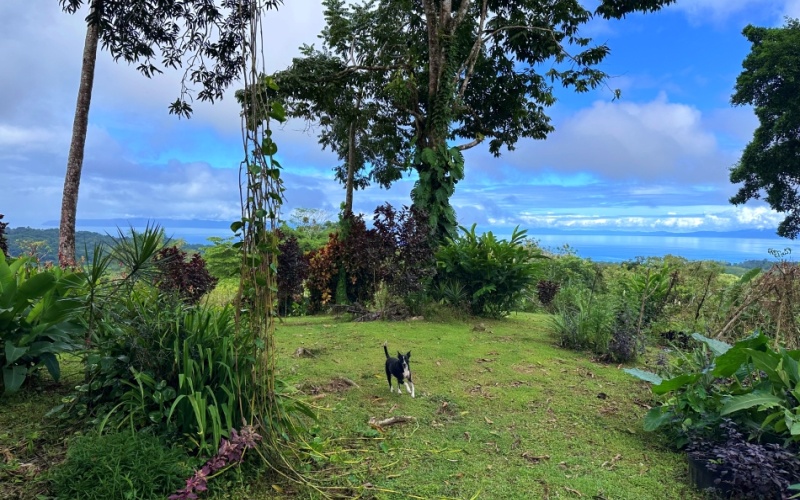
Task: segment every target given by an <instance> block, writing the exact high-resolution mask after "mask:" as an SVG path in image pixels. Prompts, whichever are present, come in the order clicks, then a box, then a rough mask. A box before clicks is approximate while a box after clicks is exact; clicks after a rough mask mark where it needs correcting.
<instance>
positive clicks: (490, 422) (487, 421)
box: [483, 417, 494, 425]
mask: <svg viewBox="0 0 800 500" xmlns="http://www.w3.org/2000/svg"><path fill="white" fill-rule="evenodd" d="M483 419H484V420H486V423H487V424H489V425H492V424H493V423H494V422H492V421H491V420H489V417H483Z"/></svg>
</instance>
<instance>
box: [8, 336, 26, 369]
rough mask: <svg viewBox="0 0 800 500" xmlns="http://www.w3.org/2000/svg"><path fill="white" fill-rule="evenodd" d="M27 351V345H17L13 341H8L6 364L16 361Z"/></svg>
mask: <svg viewBox="0 0 800 500" xmlns="http://www.w3.org/2000/svg"><path fill="white" fill-rule="evenodd" d="M26 352H28V348H27V347H17V346H15V345H14V344H13V343H11V342H9V341H6V348H5V354H6V364H7V365H10V364H12V363H14V362H15V361H17V360H18V359H19V358H21V357H22V356H24V355H25V353H26Z"/></svg>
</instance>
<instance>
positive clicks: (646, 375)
mask: <svg viewBox="0 0 800 500" xmlns="http://www.w3.org/2000/svg"><path fill="white" fill-rule="evenodd" d="M622 371H624V372H625V373H627V374H628V375H633V376H634V377H636V378H638V379H639V380H644V381H645V382H650V383H651V384H653V385H658V384H660V383H661V382H663V381H664V379H663V378H661V377H659V376H658V375H656V374H655V373H653V372H648V371H645V370H640V369H639V368H625V369H624V370H622Z"/></svg>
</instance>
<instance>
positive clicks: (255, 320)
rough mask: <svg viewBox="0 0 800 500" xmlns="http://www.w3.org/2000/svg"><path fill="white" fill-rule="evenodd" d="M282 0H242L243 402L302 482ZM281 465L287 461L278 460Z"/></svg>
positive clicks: (269, 454)
mask: <svg viewBox="0 0 800 500" xmlns="http://www.w3.org/2000/svg"><path fill="white" fill-rule="evenodd" d="M277 3H278V2H277V0H267V1H258V0H239V2H238V4H237V5H238V8H241V9H248V12H247V13H246V14H245V13H244V12H243V16H242V17H243V18H246V19H249V23H247V25H243V39H242V43H243V45H244V49H245V50H244V51H243V53H244V54H245V57H244V60H243V65H242V69H243V74H242V80H243V82H244V89H243V90H240V91H238V92H236V99H237V101H238V102H239V104H240V105H241V107H242V115H241V116H242V127H241V129H242V147H243V150H244V159H243V160H242V162H241V164H240V167H239V190H240V202H241V208H242V217H241V219H240V220H239V221H236V222H234V223H233V224H232V225H231V229H233V230H234V231H235V232H236V233H237V234H239V235H240V237H241V240H240V241H239V242H238V243H237V244H236V246H238V247H239V248H240V251H241V255H242V262H241V278H240V285H239V293H238V297H237V308H236V310H237V312H236V324H237V329H238V330H239V332H240V333H241V336H242V338H243V339H244V340H245V342H247V345H248V346H249V348H248V349H247V350H246V351H247V352H248V355H250V356H252V359H255V364H254V369H253V374H252V379H251V380H250V381H248V383H249V384H252V386H250V387H243V388H242V390H241V393H240V396H241V397H240V398H239V400H240V404H241V405H249V410H250V411H243V414H245V415H249V416H250V420H251V421H250V422H248V425H249V426H252V427H253V428H254V429H255V430H256V431H257V432H259V433H260V435H261V436H262V437H263V441H262V445H263V446H261V447H260V448H259V452H262V456H264V458H265V460H266V461H267V463H269V464H270V465H271V466H272V467H273V469H274V470H276V471H277V472H279V473H282V474H284V475H286V477H287V478H288V479H290V480H294V481H302V478H301V477H300V475H299V474H286V471H292V470H293V469H292V464H291V461H290V460H288V456H287V453H290V452H291V451H292V450H296V449H297V448H296V447H295V446H293V443H292V442H290V441H291V439H292V438H295V437H298V436H299V432H298V431H299V426H298V422H299V419H298V417H299V416H300V415H301V414H305V415H308V416H310V417H313V413H312V412H311V411H310V410H309V409H308V407H307V406H305V405H304V404H303V403H301V402H299V401H297V400H295V399H292V398H290V397H288V396H287V395H286V394H285V391H283V384H281V383H280V381H279V380H277V379H276V378H275V322H276V319H277V316H278V302H277V296H278V282H277V273H278V268H277V266H278V244H279V237H278V231H277V229H278V223H279V216H280V209H281V205H282V204H283V199H284V197H283V192H284V186H283V181H282V179H281V170H282V166H281V164H280V163H279V162H278V160H277V159H276V158H275V155H276V154H277V152H278V146H277V144H276V143H275V141H274V140H273V138H272V129H271V127H270V126H271V123H272V122H273V121H277V122H283V121H285V120H286V113H285V111H284V109H283V106H282V105H281V104H280V102H278V101H277V100H274V99H272V97H273V96H274V94H275V91H276V90H277V85H276V84H275V81H274V80H273V79H272V78H271V77H268V76H265V75H264V69H263V68H264V54H263V52H262V48H263V46H264V43H263V33H262V26H261V21H262V14H263V11H264V10H266V9H270V8H274V7H276V5H277ZM278 464H280V465H282V466H283V467H281V466H278Z"/></svg>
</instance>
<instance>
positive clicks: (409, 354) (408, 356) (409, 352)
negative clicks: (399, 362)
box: [406, 351, 411, 359]
mask: <svg viewBox="0 0 800 500" xmlns="http://www.w3.org/2000/svg"><path fill="white" fill-rule="evenodd" d="M410 357H411V351H408V354H406V359H408V358H410Z"/></svg>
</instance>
